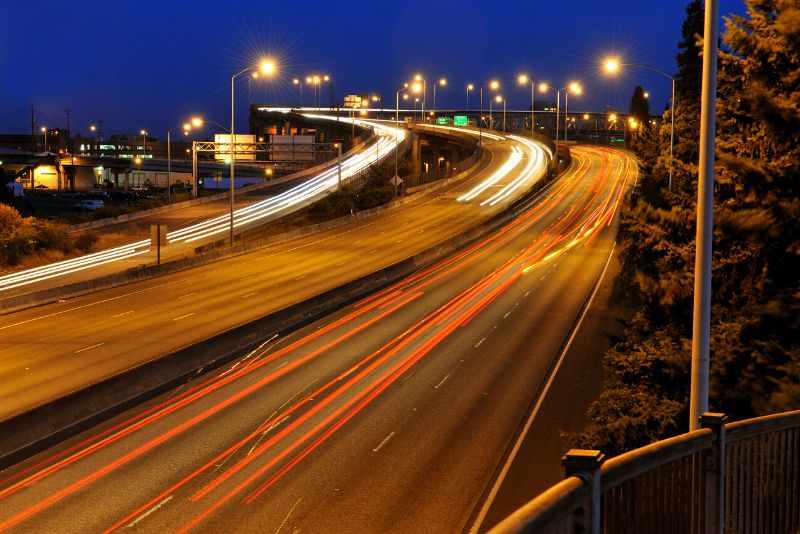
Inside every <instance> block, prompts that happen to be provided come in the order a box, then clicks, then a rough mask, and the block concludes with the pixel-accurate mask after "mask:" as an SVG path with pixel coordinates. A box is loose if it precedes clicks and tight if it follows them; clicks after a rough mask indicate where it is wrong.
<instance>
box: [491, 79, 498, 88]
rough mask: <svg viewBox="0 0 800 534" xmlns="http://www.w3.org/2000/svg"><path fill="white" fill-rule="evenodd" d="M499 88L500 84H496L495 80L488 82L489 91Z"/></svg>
mask: <svg viewBox="0 0 800 534" xmlns="http://www.w3.org/2000/svg"><path fill="white" fill-rule="evenodd" d="M499 87H500V82H498V81H497V80H492V81H491V82H489V88H490V89H497V88H499Z"/></svg>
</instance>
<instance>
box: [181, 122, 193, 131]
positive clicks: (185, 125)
mask: <svg viewBox="0 0 800 534" xmlns="http://www.w3.org/2000/svg"><path fill="white" fill-rule="evenodd" d="M191 129H192V125H191V124H189V123H188V122H187V123H186V124H184V125H183V131H184V132H188V131H189V130H191Z"/></svg>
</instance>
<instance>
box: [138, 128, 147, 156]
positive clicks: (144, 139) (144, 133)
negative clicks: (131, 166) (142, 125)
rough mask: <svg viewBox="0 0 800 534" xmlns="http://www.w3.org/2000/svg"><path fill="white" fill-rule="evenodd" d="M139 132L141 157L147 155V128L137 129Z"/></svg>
mask: <svg viewBox="0 0 800 534" xmlns="http://www.w3.org/2000/svg"><path fill="white" fill-rule="evenodd" d="M139 133H140V134H141V135H142V147H143V148H142V157H143V158H144V157H145V156H146V155H147V130H139Z"/></svg>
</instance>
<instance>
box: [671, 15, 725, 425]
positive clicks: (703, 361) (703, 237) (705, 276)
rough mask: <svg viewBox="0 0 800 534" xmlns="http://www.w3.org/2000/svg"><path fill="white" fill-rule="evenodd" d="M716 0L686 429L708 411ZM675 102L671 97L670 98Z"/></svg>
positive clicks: (709, 38)
mask: <svg viewBox="0 0 800 534" xmlns="http://www.w3.org/2000/svg"><path fill="white" fill-rule="evenodd" d="M718 2H719V0H706V10H705V24H704V28H705V30H704V32H703V82H702V88H703V92H702V96H701V102H700V161H699V166H698V167H699V168H698V170H699V176H698V183H697V233H696V237H695V241H696V250H695V257H694V311H693V321H692V382H691V393H690V399H689V429H690V430H696V429H697V428H699V426H700V420H699V419H700V415H702V414H703V413H704V412H706V411H708V382H709V363H710V355H709V339H710V335H711V244H712V236H713V229H714V137H715V123H716V109H717V108H716V105H717V41H718V39H719V3H718ZM673 102H674V100H673Z"/></svg>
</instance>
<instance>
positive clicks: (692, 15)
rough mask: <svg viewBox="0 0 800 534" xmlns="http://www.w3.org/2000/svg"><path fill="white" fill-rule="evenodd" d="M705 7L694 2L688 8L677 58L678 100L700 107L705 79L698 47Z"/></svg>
mask: <svg viewBox="0 0 800 534" xmlns="http://www.w3.org/2000/svg"><path fill="white" fill-rule="evenodd" d="M703 12H704V5H703V2H702V0H692V1H691V2H689V5H688V6H686V18H685V19H684V21H683V26H682V27H681V37H682V39H681V41H680V43H678V48H679V49H680V52H678V55H677V56H676V57H675V60H676V61H677V63H678V74H677V75H676V76H675V93H676V95H677V100H685V101H687V102H689V103H690V104H691V105H692V106H696V107H698V108H699V106H700V84H701V81H702V78H703V58H702V56H701V53H700V52H701V50H702V49H701V48H700V47H699V46H698V44H699V41H700V38H701V37H700V36H701V35H703V20H704V15H703Z"/></svg>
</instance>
